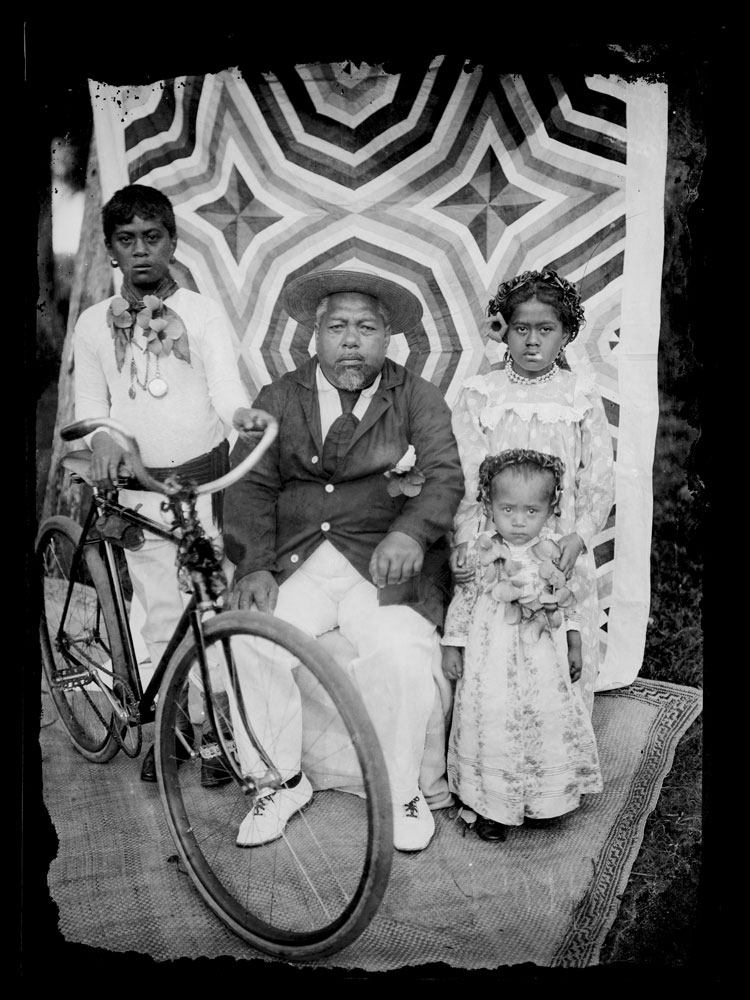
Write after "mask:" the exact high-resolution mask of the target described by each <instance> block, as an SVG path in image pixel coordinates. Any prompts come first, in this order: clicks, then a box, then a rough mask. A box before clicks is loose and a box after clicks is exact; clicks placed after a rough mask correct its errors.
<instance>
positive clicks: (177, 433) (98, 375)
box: [73, 288, 250, 467]
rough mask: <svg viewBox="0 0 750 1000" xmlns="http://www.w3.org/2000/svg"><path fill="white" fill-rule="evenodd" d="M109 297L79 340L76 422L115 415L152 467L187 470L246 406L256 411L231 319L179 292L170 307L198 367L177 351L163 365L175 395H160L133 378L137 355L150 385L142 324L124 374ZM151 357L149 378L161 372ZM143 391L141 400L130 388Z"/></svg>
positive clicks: (208, 302) (87, 316) (79, 326)
mask: <svg viewBox="0 0 750 1000" xmlns="http://www.w3.org/2000/svg"><path fill="white" fill-rule="evenodd" d="M111 301H112V299H111V298H110V299H104V300H103V301H102V302H97V303H96V305H93V306H91V307H90V308H89V309H86V310H85V311H84V312H83V313H82V314H81V316H80V317H79V319H78V322H77V323H76V326H75V331H74V335H73V345H74V346H73V349H74V361H75V374H74V378H75V414H76V420H82V419H84V418H87V417H111V418H112V419H113V420H117V421H118V422H119V423H121V424H124V425H125V426H126V427H127V428H128V429H129V430H130V431H131V433H132V434H133V435H134V436H135V438H136V440H137V441H138V445H139V447H140V450H141V456H142V458H143V461H144V463H145V465H147V466H157V467H168V466H174V465H181V464H182V463H183V462H186V461H188V460H190V459H192V458H196V457H197V456H198V455H202V454H204V453H205V452H207V451H210V450H211V449H212V448H215V447H216V445H217V444H219V443H220V442H221V441H222V440H223V439H224V438H225V437H227V434H228V432H229V431H230V430H231V428H232V416H233V414H234V412H235V410H236V409H237V408H238V407H245V406H249V405H250V404H249V402H248V397H247V392H246V391H245V388H244V386H243V384H242V381H241V379H240V374H239V369H238V367H237V360H236V357H235V351H234V345H233V343H232V334H231V330H230V327H229V322H228V320H227V318H226V315H225V314H224V312H223V311H222V309H221V308H220V307H219V306H218V305H217V304H216V303H215V302H214V301H213V300H212V299H209V298H207V297H206V296H204V295H199V294H198V293H197V292H192V291H190V290H189V289H186V288H180V289H178V290H177V291H176V292H175V293H174V294H173V295H171V296H170V297H169V298H168V299H167V300H166V304H167V305H168V306H169V308H170V309H172V310H173V311H174V312H176V313H177V314H178V315H179V316H180V318H181V319H182V322H183V323H184V325H185V328H186V331H187V334H183V337H185V336H187V340H188V347H189V350H190V363H189V364H188V363H187V362H186V361H182V360H180V359H179V358H178V357H177V356H176V355H175V353H174V351H173V352H172V353H171V354H169V355H168V356H165V355H162V356H161V357H160V358H159V359H158V360H159V363H158V368H159V374H160V376H161V378H163V379H164V380H165V381H166V383H167V385H168V391H167V393H166V395H165V396H162V397H160V398H157V397H154V396H152V395H151V394H150V393H149V392H147V391H144V390H143V389H141V387H140V386H139V385H138V384H137V382H135V381H131V374H130V362H131V357H134V359H135V364H136V368H137V372H138V378H139V379H140V381H141V382H144V381H145V374H146V360H147V356H146V354H145V353H144V349H145V346H146V338H145V335H144V331H143V330H142V329H141V328H140V327H139V326H138V325H136V328H135V330H136V332H135V333H134V335H133V347H132V352H131V348H130V347H128V349H127V351H126V355H125V363H124V364H123V366H122V370H121V371H118V369H117V362H116V359H115V347H114V341H113V338H112V333H111V331H110V328H109V326H108V325H107V318H106V317H107V309H108V307H109V304H110V302H111ZM156 370H157V365H156V358H155V356H154V355H151V358H150V367H149V378H153V377H154V375H155V374H156ZM131 384H132V385H134V386H135V399H131V397H130V395H129V389H130V387H131Z"/></svg>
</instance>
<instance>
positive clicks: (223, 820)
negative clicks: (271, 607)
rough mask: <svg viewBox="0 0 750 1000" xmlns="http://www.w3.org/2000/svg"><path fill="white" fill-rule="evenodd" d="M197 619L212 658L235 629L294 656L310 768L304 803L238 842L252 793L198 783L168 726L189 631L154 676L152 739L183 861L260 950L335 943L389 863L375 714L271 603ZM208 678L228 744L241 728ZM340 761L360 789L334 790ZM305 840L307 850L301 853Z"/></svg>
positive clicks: (182, 680) (344, 938)
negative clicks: (246, 845)
mask: <svg viewBox="0 0 750 1000" xmlns="http://www.w3.org/2000/svg"><path fill="white" fill-rule="evenodd" d="M203 630H204V644H205V648H206V649H207V651H208V657H209V659H211V658H212V657H213V658H214V659H216V657H215V650H216V649H217V648H220V649H221V650H222V651H226V649H227V646H228V645H230V644H231V641H232V640H233V639H235V638H236V637H238V636H249V637H251V638H255V639H256V641H257V639H258V638H260V639H261V640H263V641H264V642H265V643H266V646H265V652H264V655H267V650H268V649H270V648H271V647H270V646H269V645H268V643H271V644H273V650H274V651H275V650H277V649H279V648H280V649H281V650H282V651H286V654H291V655H292V656H293V657H294V659H295V660H296V661H297V664H296V666H295V668H294V677H295V681H296V684H297V686H298V689H301V690H303V691H305V703H304V706H303V718H304V719H305V723H306V726H305V739H304V745H303V759H302V770H303V773H305V774H308V773H313V772H315V773H318V778H317V779H316V780H314V781H313V785H314V787H315V791H314V794H313V798H312V801H311V802H310V804H309V807H308V808H306V809H305V811H304V812H300V813H298V814H296V815H294V816H293V817H292V818H291V819H290V820H289V822H288V824H287V826H286V829H285V831H284V834H283V835H282V836H281V837H280V838H279V839H277V840H274V841H273V842H271V843H267V844H265V845H263V846H259V847H252V848H250V849H243V848H241V847H238V846H237V845H236V843H235V839H236V836H237V831H238V828H239V824H240V822H241V820H242V818H243V817H244V816H245V815H246V814H247V813H248V811H249V810H250V809H251V808H252V806H253V804H254V801H255V798H257V796H255V797H253V796H251V795H247V794H243V792H242V789H241V787H240V785H239V783H238V782H237V781H236V780H231V781H230V782H229V784H228V785H226V786H224V787H222V788H205V787H203V786H202V785H201V781H200V774H201V765H200V763H199V761H200V758H199V757H198V758H196V759H195V760H193V761H188V762H184V763H182V762H178V761H177V760H176V759H175V756H174V738H173V736H171V737H170V734H173V733H174V729H175V725H176V721H177V718H176V717H177V713H178V711H179V710H180V709H179V702H180V701H181V700H182V703H183V704H184V689H185V684H186V682H187V681H188V677H189V675H190V673H191V670H193V668H194V667H195V664H196V657H197V654H196V646H195V645H194V642H193V640H192V638H191V637H188V638H187V639H185V640H184V641H183V643H182V644H181V646H180V648H179V649H178V650H177V651H176V652H175V655H174V656H173V657H172V659H171V661H170V664H169V666H168V667H167V671H166V674H165V677H164V680H163V682H162V686H161V692H160V697H159V705H158V709H157V716H156V741H155V742H156V747H157V749H156V768H157V775H158V780H159V790H160V795H161V798H162V803H163V805H164V808H165V812H166V817H167V824H168V826H169V830H170V833H171V835H172V837H173V839H174V841H175V844H176V845H177V848H178V851H179V854H180V857H181V859H182V862H183V864H184V866H185V868H186V869H187V871H188V873H189V875H190V877H191V879H192V881H193V883H194V885H195V886H196V887H197V889H198V892H199V893H200V895H201V896H202V897H203V900H204V901H205V902H206V903H207V904H208V906H209V907H210V908H211V909H212V910H213V912H214V913H215V914H216V915H217V916H218V917H219V918H220V919H221V920H222V921H223V922H224V923H225V924H226V925H227V926H228V927H229V928H230V929H231V930H232V931H234V933H236V934H237V935H238V936H239V937H240V938H242V939H243V940H244V941H246V942H247V943H248V944H250V945H252V946H253V947H255V948H257V949H258V950H260V951H263V952H266V953H268V954H271V955H274V956H276V957H281V958H285V959H290V960H300V959H304V958H312V957H320V956H323V955H327V954H331V953H333V952H335V951H339V950H340V949H341V948H343V947H345V946H346V945H347V944H349V943H351V942H352V941H353V940H354V939H355V938H356V937H358V936H359V935H360V934H361V933H362V932H363V931H364V929H365V928H366V927H367V926H368V924H369V923H370V921H371V919H372V917H373V916H374V914H375V912H376V911H377V909H378V907H379V905H380V902H381V900H382V897H383V894H384V892H385V889H386V886H387V882H388V877H389V874H390V868H391V862H392V855H393V817H392V806H391V799H390V786H389V782H388V777H387V772H386V767H385V761H384V758H383V754H382V751H381V748H380V744H379V742H378V738H377V735H376V733H375V729H374V727H373V724H372V722H371V721H370V717H369V715H368V714H367V712H366V710H365V708H364V705H363V703H362V701H361V699H360V697H359V695H358V693H357V691H356V690H355V687H354V685H353V683H352V682H351V681H350V680H349V678H348V677H347V676H346V675H345V673H344V672H343V670H342V669H341V668H340V667H339V666H337V664H336V663H334V661H333V660H332V659H331V658H330V656H329V655H328V654H327V653H326V652H324V651H323V650H322V649H321V648H320V646H319V645H318V644H317V643H316V642H315V641H314V640H313V639H311V638H310V637H309V636H307V635H305V634H304V633H302V632H301V631H300V630H298V629H297V628H295V627H293V626H291V625H289V624H287V623H286V622H283V621H281V620H279V619H277V618H274V617H273V616H271V615H267V614H260V613H257V612H250V611H225V612H222V613H220V614H218V615H217V616H216V617H215V618H214V619H212V620H210V621H208V622H205V623H204V628H203ZM286 654H282V655H286ZM193 676H194V674H193ZM213 684H214V682H213V681H210V686H211V689H210V690H209V691H207V692H205V693H204V697H205V699H206V702H209V701H210V702H211V705H212V706H213V708H214V710H215V711H216V712H217V714H219V715H221V721H220V724H219V728H221V729H222V739H221V742H222V743H224V744H225V746H227V745H229V746H230V747H231V744H228V742H227V741H228V740H229V739H230V738H231V737H237V735H238V734H237V731H236V729H235V730H234V731H230V730H231V727H232V725H233V724H234V722H233V720H232V719H231V718H228V717H227V714H226V712H223V710H222V709H221V707H220V701H221V698H222V694H221V692H220V691H219V690H218V688H215V687H214V686H213ZM256 707H257V706H256ZM314 712H315V713H318V715H316V716H315V720H316V726H320V720H321V719H325V720H326V721H325V723H324V726H323V728H321V729H320V732H318V730H317V729H316V728H315V726H313V725H308V723H309V722H310V720H311V719H312V718H313V714H311V713H314ZM326 713H329V715H330V720H329V715H326ZM235 714H236V713H235ZM235 745H236V739H235ZM236 761H237V757H236V755H235V756H234V762H235V763H236ZM355 762H356V763H355ZM326 768H332V769H333V770H334V771H335V772H336V773H337V774H338V775H339V778H337V779H334V778H332V777H330V775H329V774H328V773H327V772H326ZM354 768H358V769H359V770H358V772H356V773H355V772H353V771H352V769H354ZM310 769H312V770H310ZM345 770H346V782H347V783H348V784H349V786H350V788H354V786H355V785H356V781H361V788H360V789H359V792H358V794H354V795H353V794H347V793H346V792H345V791H340V790H333V782H334V781H335V780H339V779H341V780H343V777H342V776H343V775H344V773H345ZM326 785H329V787H327V788H326V787H324V786H326ZM363 797H364V801H363ZM313 850H314V851H315V857H314V858H312V857H311V856H310V855H309V854H307V855H306V854H305V852H306V851H307V852H311V851H313ZM324 851H325V852H326V861H325V863H321V859H322V857H323V853H324ZM303 869H304V870H303Z"/></svg>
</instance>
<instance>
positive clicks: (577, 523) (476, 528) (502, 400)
mask: <svg viewBox="0 0 750 1000" xmlns="http://www.w3.org/2000/svg"><path fill="white" fill-rule="evenodd" d="M453 432H454V434H455V436H456V441H457V442H458V449H459V452H460V455H461V466H462V468H463V472H464V479H465V482H466V492H465V495H464V499H463V500H462V501H461V504H460V506H459V508H458V511H457V513H456V517H455V533H454V535H455V538H454V541H455V543H456V544H458V543H460V542H468V543H469V545H470V546H471V545H472V544H473V542H474V541H475V539H476V537H477V535H478V534H479V533H480V532H483V531H487V530H494V529H492V528H491V527H489V526H488V523H487V521H486V519H485V517H484V516H483V513H482V508H481V505H480V503H479V502H478V500H477V490H478V471H479V465H480V463H481V461H482V459H483V458H484V457H485V456H486V455H496V454H497V453H498V452H501V451H505V450H506V449H508V448H530V449H532V450H533V451H541V452H546V453H547V454H550V455H556V456H557V457H558V458H560V459H562V461H563V462H564V464H565V475H564V477H563V490H562V501H561V511H560V516H559V517H558V518H556V520H555V522H554V530H555V531H556V532H558V533H559V534H560V535H567V534H570V533H571V532H574V531H575V532H577V533H578V534H579V535H580V537H581V538H582V540H583V542H584V544H585V545H586V551H585V552H582V553H581V555H580V556H579V557H578V560H577V563H576V573H577V575H578V577H579V580H580V590H579V594H578V612H579V615H580V628H581V644H582V649H583V672H582V674H581V681H580V685H581V694H582V697H583V699H584V702H585V703H586V707H587V709H588V711H589V713H591V711H592V709H593V703H594V687H595V685H596V679H597V676H598V673H599V662H600V655H601V650H600V645H601V637H602V633H601V632H600V624H601V621H600V617H601V616H600V610H599V596H598V595H597V586H596V566H595V562H594V552H593V542H594V539H595V536H596V534H597V533H598V532H600V531H601V530H602V529H603V528H604V527H605V525H606V524H607V519H608V517H609V515H610V511H611V510H612V504H613V503H614V466H613V455H612V438H611V434H610V430H609V425H608V423H607V418H606V415H605V412H604V405H603V403H602V399H601V396H600V395H599V393H598V392H597V390H596V386H595V383H594V376H593V373H592V372H591V371H585V372H584V371H581V370H578V371H576V372H571V371H567V370H565V369H560V370H559V371H558V372H557V373H556V374H555V377H554V378H552V379H550V380H549V381H548V382H542V383H540V384H538V385H533V384H532V385H517V384H515V383H513V382H511V381H510V380H509V379H508V376H507V374H506V373H505V370H504V369H497V370H494V371H491V372H488V373H487V374H486V375H476V376H474V377H473V378H470V379H469V380H468V381H467V382H466V383H465V385H464V387H463V389H462V390H461V394H460V395H459V397H458V399H457V401H456V404H455V406H454V408H453Z"/></svg>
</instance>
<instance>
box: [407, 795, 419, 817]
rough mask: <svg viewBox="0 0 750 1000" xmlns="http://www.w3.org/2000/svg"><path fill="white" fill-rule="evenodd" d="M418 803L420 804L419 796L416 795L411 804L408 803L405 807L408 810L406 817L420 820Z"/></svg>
mask: <svg viewBox="0 0 750 1000" xmlns="http://www.w3.org/2000/svg"><path fill="white" fill-rule="evenodd" d="M417 802H419V796H418V795H415V796H414V798H413V799H412V800H411V802H407V803H405V805H404V809H405V810H406V815H407V817H408V818H409V819H419V810H418V809H417Z"/></svg>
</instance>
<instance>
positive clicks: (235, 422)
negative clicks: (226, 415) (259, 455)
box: [232, 406, 271, 450]
mask: <svg viewBox="0 0 750 1000" xmlns="http://www.w3.org/2000/svg"><path fill="white" fill-rule="evenodd" d="M270 419H271V418H270V417H269V416H268V414H267V413H265V412H264V411H263V410H255V409H250V407H248V406H238V407H237V409H236V410H235V411H234V414H233V415H232V426H233V427H234V429H235V430H236V431H237V433H238V434H239V436H240V437H241V438H242V440H243V441H246V442H247V443H248V444H250V445H252V447H253V448H255V447H256V446H257V445H258V444H260V442H261V440H262V439H263V435H264V433H265V429H266V425H267V424H268V422H269V420H270ZM251 450H252V449H251Z"/></svg>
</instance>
